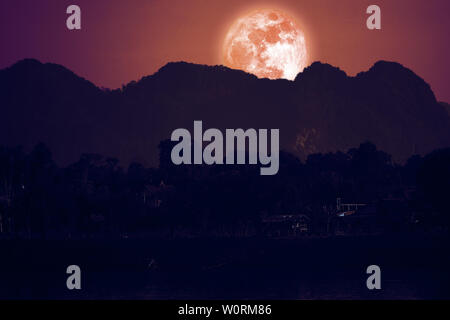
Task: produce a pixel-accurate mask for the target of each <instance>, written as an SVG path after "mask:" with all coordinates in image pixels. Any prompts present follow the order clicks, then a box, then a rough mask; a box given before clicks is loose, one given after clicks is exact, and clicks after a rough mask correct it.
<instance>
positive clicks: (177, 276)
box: [0, 234, 450, 299]
mask: <svg viewBox="0 0 450 320" xmlns="http://www.w3.org/2000/svg"><path fill="white" fill-rule="evenodd" d="M449 248H450V241H449V236H448V235H446V236H436V235H434V236H431V235H422V234H414V235H411V234H408V235H400V234H396V235H389V236H371V237H339V238H326V239H298V240H268V239H244V240H242V239H241V240H223V239H220V240H218V239H191V240H186V239H183V240H160V239H148V240H131V239H126V240H108V241H106V240H98V239H95V240H78V241H75V240H74V241H49V240H47V241H43V240H40V241H39V240H21V241H18V240H2V241H0V255H1V256H0V298H2V299H55V298H57V299H450V256H449V252H450V251H449ZM73 264H75V265H79V266H80V268H81V272H82V289H81V290H78V291H77V290H74V291H69V290H67V288H66V279H67V277H68V275H67V274H66V268H67V266H69V265H73ZM372 264H376V265H379V266H380V268H381V281H382V289H381V290H374V291H369V290H368V289H367V288H366V279H367V277H368V275H367V274H366V268H367V267H368V266H369V265H372Z"/></svg>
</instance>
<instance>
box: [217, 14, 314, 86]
mask: <svg viewBox="0 0 450 320" xmlns="http://www.w3.org/2000/svg"><path fill="white" fill-rule="evenodd" d="M223 51H224V62H225V65H226V66H228V67H230V68H233V69H241V70H244V71H246V72H249V73H252V74H254V75H256V76H257V77H259V78H269V79H279V78H284V79H289V80H294V79H295V77H296V76H297V74H298V73H299V72H301V71H303V69H304V68H305V67H306V64H307V52H306V44H305V36H304V34H303V32H302V30H301V29H300V28H299V27H298V26H297V25H296V23H295V21H294V20H293V19H292V18H291V17H289V16H288V15H287V14H285V13H283V12H281V11H278V10H268V9H265V10H256V11H253V12H251V13H250V14H248V15H246V16H244V17H241V18H239V19H238V20H236V21H235V22H234V24H233V25H232V26H231V28H230V29H229V31H228V34H227V36H226V38H225V42H224V47H223Z"/></svg>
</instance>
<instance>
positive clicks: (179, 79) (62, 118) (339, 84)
mask: <svg viewBox="0 0 450 320" xmlns="http://www.w3.org/2000/svg"><path fill="white" fill-rule="evenodd" d="M446 108H447V109H448V105H447V106H445V104H443V103H438V102H437V101H436V98H435V96H434V94H433V92H432V91H431V89H430V86H429V85H428V84H427V83H426V82H425V81H424V80H423V79H421V78H420V77H418V76H417V75H416V74H414V73H413V72H412V71H411V70H409V69H407V68H405V67H403V66H402V65H400V64H398V63H395V62H386V61H379V62H377V63H376V64H375V65H374V66H373V67H372V68H370V70H368V71H366V72H361V73H359V74H358V75H356V76H355V77H350V76H347V75H346V73H345V72H344V71H342V70H340V69H338V68H335V67H333V66H331V65H328V64H323V63H320V62H315V63H313V64H312V65H311V66H309V67H308V68H306V69H305V70H304V71H303V72H302V73H300V74H298V76H297V77H296V79H295V80H294V81H288V80H269V79H258V78H256V77H255V76H254V75H251V74H247V73H245V72H243V71H239V70H232V69H229V68H226V67H223V66H205V65H197V64H191V63H186V62H176V63H168V64H167V65H165V66H164V67H162V68H161V69H160V70H159V71H158V72H156V73H155V74H153V75H151V76H147V77H144V78H142V79H141V80H139V81H137V82H136V81H132V82H130V83H129V84H127V85H125V86H123V87H122V88H121V89H116V90H109V89H100V88H98V87H96V86H95V85H93V84H92V83H91V82H89V81H87V80H85V79H83V78H81V77H79V76H77V75H76V74H74V73H73V72H71V71H70V70H68V69H66V68H64V67H62V66H60V65H56V64H50V63H46V64H42V63H40V62H39V61H37V60H33V59H26V60H22V61H19V62H17V63H16V64H14V65H13V66H11V67H9V68H6V69H3V70H0V110H1V115H2V116H1V117H0V145H8V146H17V145H22V146H24V147H25V148H26V149H28V148H31V147H33V146H34V145H36V144H37V143H38V142H44V143H45V144H47V145H48V146H49V148H50V149H51V150H52V151H53V153H54V154H53V156H54V159H55V160H56V161H57V162H58V163H60V164H63V165H64V164H68V163H70V162H73V161H76V160H77V159H78V158H79V156H80V154H82V153H99V154H104V155H108V156H111V157H116V158H118V159H119V160H121V162H122V163H125V164H128V163H130V162H132V161H138V162H141V163H143V164H146V165H157V164H158V144H159V143H160V142H161V141H162V140H166V139H169V138H170V135H171V133H172V131H173V130H175V129H177V128H187V129H189V130H192V126H193V121H194V120H202V121H203V126H204V128H205V129H206V128H211V127H214V128H219V129H225V128H243V129H246V128H256V129H258V128H268V129H271V128H279V129H280V139H281V141H280V144H281V147H282V148H283V149H285V150H286V151H289V152H292V153H294V154H295V155H297V156H299V157H300V158H302V159H304V158H305V157H307V156H308V155H309V154H312V153H319V152H320V153H326V152H333V151H338V150H342V151H345V150H347V149H349V148H351V147H356V146H358V145H359V144H360V143H361V142H364V141H367V140H369V141H371V142H373V143H375V144H376V145H377V147H378V148H379V149H381V150H383V151H386V152H388V153H390V154H392V155H393V158H394V160H395V161H398V162H402V161H405V160H406V159H407V158H408V157H409V156H411V155H412V154H425V153H428V152H430V151H432V150H434V149H436V148H441V147H448V146H450V117H449V115H448V113H447V110H446Z"/></svg>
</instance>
